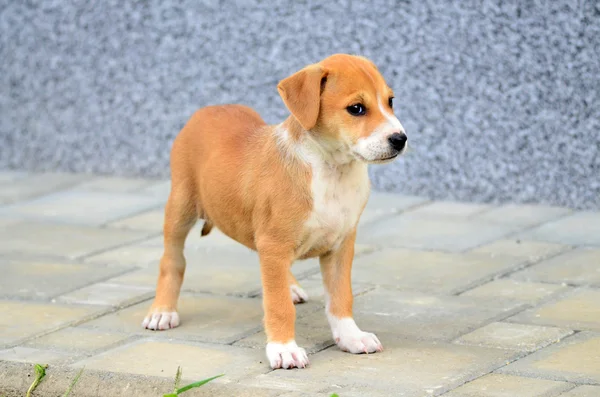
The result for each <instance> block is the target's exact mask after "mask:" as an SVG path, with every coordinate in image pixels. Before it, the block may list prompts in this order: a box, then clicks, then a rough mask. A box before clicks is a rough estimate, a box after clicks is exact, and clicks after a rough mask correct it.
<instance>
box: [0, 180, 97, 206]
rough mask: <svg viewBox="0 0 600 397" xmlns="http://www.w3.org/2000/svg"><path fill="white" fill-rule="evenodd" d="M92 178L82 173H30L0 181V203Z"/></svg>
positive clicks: (19, 199)
mask: <svg viewBox="0 0 600 397" xmlns="http://www.w3.org/2000/svg"><path fill="white" fill-rule="evenodd" d="M91 178H93V177H92V176H90V175H84V174H63V173H45V174H30V175H28V176H25V177H23V178H19V177H17V178H13V179H10V178H9V179H10V180H8V181H3V182H0V204H10V203H15V202H17V201H21V200H26V199H29V198H32V197H37V196H41V195H43V194H47V193H50V192H54V191H57V190H61V189H66V188H69V187H72V186H75V185H76V184H78V183H80V182H82V181H85V180H89V179H91Z"/></svg>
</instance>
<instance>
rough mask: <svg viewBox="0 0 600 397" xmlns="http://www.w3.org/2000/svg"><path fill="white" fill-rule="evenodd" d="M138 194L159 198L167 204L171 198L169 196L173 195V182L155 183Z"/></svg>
mask: <svg viewBox="0 0 600 397" xmlns="http://www.w3.org/2000/svg"><path fill="white" fill-rule="evenodd" d="M137 193H140V194H145V195H148V196H152V197H156V198H159V199H161V200H162V201H163V202H165V203H166V202H167V199H168V198H169V194H170V193H171V181H170V180H166V181H158V182H155V183H153V184H151V185H149V186H147V187H144V188H142V189H140V190H138V191H137Z"/></svg>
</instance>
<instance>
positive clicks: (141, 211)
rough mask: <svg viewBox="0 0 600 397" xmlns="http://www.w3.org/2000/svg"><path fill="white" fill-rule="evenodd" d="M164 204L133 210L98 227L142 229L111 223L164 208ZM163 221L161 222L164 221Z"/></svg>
mask: <svg viewBox="0 0 600 397" xmlns="http://www.w3.org/2000/svg"><path fill="white" fill-rule="evenodd" d="M136 194H137V193H136ZM164 206H165V204H157V205H156V206H153V207H148V208H145V209H142V210H138V211H133V212H130V213H129V214H127V215H122V216H119V217H117V218H114V219H111V220H110V221H108V222H104V223H102V224H100V225H99V226H98V227H100V228H101V229H126V230H140V229H135V228H130V227H116V226H111V225H110V224H111V223H115V222H121V221H124V220H126V219H129V218H133V217H134V216H138V215H142V214H145V213H146V212H151V211H156V210H158V209H161V208H164ZM163 222H164V221H163ZM163 222H161V223H163ZM161 234H162V232H161Z"/></svg>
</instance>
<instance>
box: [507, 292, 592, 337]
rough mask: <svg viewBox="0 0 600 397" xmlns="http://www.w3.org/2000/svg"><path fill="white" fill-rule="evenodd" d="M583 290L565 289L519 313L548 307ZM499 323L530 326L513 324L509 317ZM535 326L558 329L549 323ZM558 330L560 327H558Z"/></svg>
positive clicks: (516, 322) (517, 322)
mask: <svg viewBox="0 0 600 397" xmlns="http://www.w3.org/2000/svg"><path fill="white" fill-rule="evenodd" d="M585 289H586V288H566V289H565V290H562V291H561V290H559V291H556V292H554V293H552V294H550V295H548V296H547V297H545V298H542V299H540V300H539V301H537V302H535V303H533V304H531V303H528V304H526V305H527V306H529V307H527V308H525V309H524V310H522V311H521V312H524V311H526V310H532V309H537V308H540V307H542V306H546V305H548V304H550V303H556V302H559V301H560V300H561V299H565V298H569V297H571V296H574V295H575V294H577V293H578V292H580V291H582V290H585ZM521 312H519V313H515V315H513V316H511V317H514V316H516V315H517V314H520V313H521ZM501 321H506V322H507V323H510V324H524V325H532V324H527V323H521V322H519V321H514V322H513V321H511V319H510V317H507V318H505V319H504V320H501ZM535 325H539V326H542V327H558V326H557V325H555V324H551V323H536V324H535ZM558 328H560V327H558ZM570 329H572V330H573V331H576V332H579V331H581V330H577V329H573V328H570Z"/></svg>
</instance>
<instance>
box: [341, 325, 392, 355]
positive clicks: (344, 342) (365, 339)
mask: <svg viewBox="0 0 600 397" xmlns="http://www.w3.org/2000/svg"><path fill="white" fill-rule="evenodd" d="M330 321H331V320H330ZM332 331H333V337H334V339H335V343H336V344H337V345H338V347H339V348H340V349H341V350H342V351H345V352H350V353H354V354H359V353H375V352H381V351H383V346H382V345H381V342H380V341H379V339H377V336H375V334H372V333H370V332H363V331H361V330H360V328H358V326H357V325H356V323H355V322H354V320H353V319H352V318H342V319H339V320H337V319H335V320H334V321H333V322H332Z"/></svg>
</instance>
